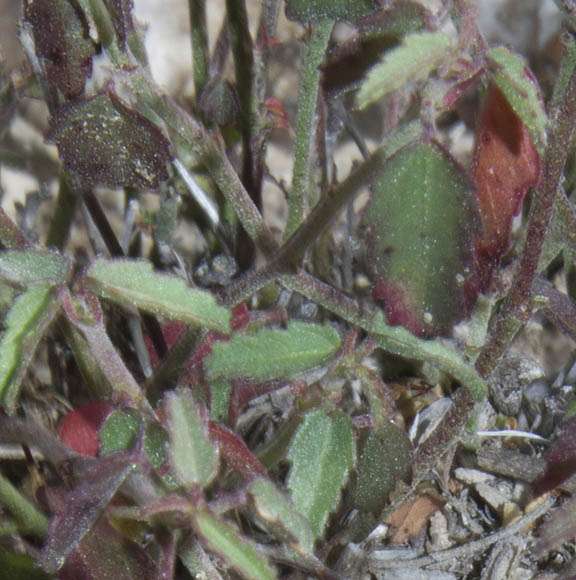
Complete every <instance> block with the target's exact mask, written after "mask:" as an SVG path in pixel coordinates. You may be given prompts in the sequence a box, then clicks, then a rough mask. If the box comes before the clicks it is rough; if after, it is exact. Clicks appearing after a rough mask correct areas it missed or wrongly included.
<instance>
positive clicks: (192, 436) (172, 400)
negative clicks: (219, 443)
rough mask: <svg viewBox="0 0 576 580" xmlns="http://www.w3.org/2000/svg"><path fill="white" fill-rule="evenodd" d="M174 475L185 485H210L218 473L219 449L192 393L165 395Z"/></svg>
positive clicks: (180, 392)
mask: <svg viewBox="0 0 576 580" xmlns="http://www.w3.org/2000/svg"><path fill="white" fill-rule="evenodd" d="M165 405H166V415H167V428H168V433H169V436H170V449H169V455H170V463H171V466H172V471H173V473H174V474H175V475H176V477H177V478H178V479H179V480H180V483H181V484H183V485H193V484H198V485H201V486H205V485H208V484H209V483H210V481H212V479H213V478H214V476H215V475H216V471H217V469H218V449H217V448H216V447H215V445H214V443H212V441H211V440H210V437H209V435H208V424H207V420H206V421H205V420H204V419H203V418H202V415H201V412H200V409H199V407H198V404H197V403H196V402H195V401H194V398H193V397H192V393H191V392H190V391H189V390H178V391H173V392H171V393H168V394H167V395H166V403H165Z"/></svg>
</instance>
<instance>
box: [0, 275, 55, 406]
mask: <svg viewBox="0 0 576 580" xmlns="http://www.w3.org/2000/svg"><path fill="white" fill-rule="evenodd" d="M58 309H59V304H58V303H57V302H56V300H55V298H54V294H53V292H52V285H51V284H37V285H34V286H30V288H28V289H27V290H26V291H25V292H23V293H22V294H20V295H19V296H18V298H16V300H15V301H14V304H13V306H12V308H11V309H10V310H9V312H8V314H7V315H6V320H5V321H4V324H5V327H6V330H5V331H4V334H3V336H2V340H1V341H0V401H1V402H2V406H3V407H4V408H5V410H6V411H7V412H8V413H9V414H11V413H13V412H14V408H15V404H16V399H17V398H18V393H19V392H20V384H21V383H22V379H23V378H24V375H25V373H26V371H27V369H28V366H29V365H30V363H31V362H32V359H33V357H34V353H35V352H36V347H37V346H38V343H39V342H40V340H41V339H42V337H43V336H44V334H45V332H46V330H47V329H48V327H49V325H50V323H51V322H52V320H54V318H55V316H56V314H57V312H58Z"/></svg>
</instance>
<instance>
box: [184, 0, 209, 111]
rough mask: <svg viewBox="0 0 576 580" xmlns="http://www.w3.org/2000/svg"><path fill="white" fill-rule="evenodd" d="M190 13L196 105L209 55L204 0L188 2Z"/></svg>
mask: <svg viewBox="0 0 576 580" xmlns="http://www.w3.org/2000/svg"><path fill="white" fill-rule="evenodd" d="M188 8H189V12H190V40H191V42H192V62H193V65H194V90H195V94H196V103H198V100H199V99H200V95H201V93H202V89H203V88H204V85H205V84H206V81H207V80H208V67H209V60H210V59H209V53H208V27H207V25H206V0H188Z"/></svg>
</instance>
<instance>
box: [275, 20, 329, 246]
mask: <svg viewBox="0 0 576 580" xmlns="http://www.w3.org/2000/svg"><path fill="white" fill-rule="evenodd" d="M333 27H334V22H333V21H332V20H322V21H319V22H317V23H316V24H315V26H314V28H313V29H312V33H311V36H310V38H309V40H308V43H307V51H306V56H305V57H304V64H303V66H302V73H301V77H300V90H299V92H298V114H297V117H296V142H295V145H294V170H293V173H292V189H291V191H290V198H289V200H288V223H287V224H286V232H285V237H286V238H288V237H289V236H291V235H292V234H293V233H294V231H295V230H296V228H298V226H299V225H300V224H301V223H302V222H303V220H304V215H305V212H306V209H307V205H308V204H309V202H310V197H311V196H310V193H311V192H310V186H311V180H312V173H313V168H314V162H315V154H314V153H315V151H314V150H315V142H316V126H317V114H316V108H317V104H318V89H319V85H320V76H321V73H320V65H321V64H322V62H323V61H324V56H325V52H326V48H327V47H328V42H329V40H330V36H331V35H332V28H333Z"/></svg>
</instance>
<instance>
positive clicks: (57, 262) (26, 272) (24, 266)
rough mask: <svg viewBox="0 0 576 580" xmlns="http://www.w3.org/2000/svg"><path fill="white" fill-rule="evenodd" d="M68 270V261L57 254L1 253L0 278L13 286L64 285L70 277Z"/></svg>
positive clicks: (29, 251)
mask: <svg viewBox="0 0 576 580" xmlns="http://www.w3.org/2000/svg"><path fill="white" fill-rule="evenodd" d="M68 269H69V268H68V262H67V261H66V259H65V258H64V257H63V256H62V255H61V254H58V253H56V252H46V251H41V250H36V249H30V250H6V251H4V252H2V253H0V278H1V279H2V280H4V281H6V282H10V283H12V284H19V285H22V286H27V285H28V284H30V283H31V282H52V283H53V284H63V283H65V282H66V279H67V277H68Z"/></svg>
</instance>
